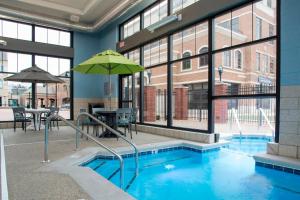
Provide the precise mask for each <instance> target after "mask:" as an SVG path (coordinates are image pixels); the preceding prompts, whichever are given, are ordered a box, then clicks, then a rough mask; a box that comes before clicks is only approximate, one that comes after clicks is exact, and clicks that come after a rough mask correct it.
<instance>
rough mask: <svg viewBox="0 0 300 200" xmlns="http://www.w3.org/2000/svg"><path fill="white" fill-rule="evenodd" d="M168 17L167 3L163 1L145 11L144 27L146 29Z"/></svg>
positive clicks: (165, 0)
mask: <svg viewBox="0 0 300 200" xmlns="http://www.w3.org/2000/svg"><path fill="white" fill-rule="evenodd" d="M167 15H168V1H167V0H163V1H160V2H159V3H157V4H155V5H154V6H152V7H151V8H149V9H147V10H146V11H145V12H144V14H143V17H144V26H143V28H147V27H148V26H150V25H151V24H154V23H156V22H158V21H160V20H161V19H163V18H164V17H166V16H167Z"/></svg>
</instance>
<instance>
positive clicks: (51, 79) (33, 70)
mask: <svg viewBox="0 0 300 200" xmlns="http://www.w3.org/2000/svg"><path fill="white" fill-rule="evenodd" d="M4 80H5V81H15V82H27V83H33V84H34V88H35V84H36V83H64V81H63V80H62V79H60V78H58V77H56V76H53V75H52V74H50V73H49V72H46V71H45V70H42V69H41V68H39V67H37V66H36V65H34V66H32V67H30V68H27V69H24V70H22V71H21V72H20V73H18V74H14V75H12V76H9V77H6V78H4ZM32 106H33V107H35V105H34V104H33V105H32Z"/></svg>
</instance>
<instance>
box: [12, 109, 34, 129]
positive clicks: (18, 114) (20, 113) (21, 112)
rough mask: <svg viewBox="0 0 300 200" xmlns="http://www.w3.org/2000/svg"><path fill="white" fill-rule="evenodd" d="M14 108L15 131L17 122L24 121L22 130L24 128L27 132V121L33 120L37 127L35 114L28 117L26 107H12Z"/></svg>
mask: <svg viewBox="0 0 300 200" xmlns="http://www.w3.org/2000/svg"><path fill="white" fill-rule="evenodd" d="M12 109H13V113H14V131H16V125H17V122H21V123H22V130H24V131H25V132H26V126H27V122H31V120H33V122H34V127H35V120H34V117H33V116H32V117H27V116H26V111H25V108H23V107H16V108H12Z"/></svg>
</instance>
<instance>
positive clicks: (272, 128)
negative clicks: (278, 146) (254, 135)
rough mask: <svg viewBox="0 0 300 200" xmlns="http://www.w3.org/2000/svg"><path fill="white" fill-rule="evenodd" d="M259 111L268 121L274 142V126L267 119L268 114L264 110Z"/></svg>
mask: <svg viewBox="0 0 300 200" xmlns="http://www.w3.org/2000/svg"><path fill="white" fill-rule="evenodd" d="M259 111H260V112H261V113H262V115H263V117H264V118H265V120H266V121H267V124H268V126H269V128H270V129H271V130H272V137H273V140H274V138H275V129H274V127H273V126H272V124H271V122H270V120H269V118H268V117H267V115H266V113H265V112H264V110H263V109H262V108H259Z"/></svg>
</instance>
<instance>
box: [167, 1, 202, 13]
mask: <svg viewBox="0 0 300 200" xmlns="http://www.w3.org/2000/svg"><path fill="white" fill-rule="evenodd" d="M197 1H199V0H172V9H171V12H172V13H175V12H178V11H180V10H182V9H183V8H185V7H188V6H189V5H191V4H193V3H195V2H197Z"/></svg>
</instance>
